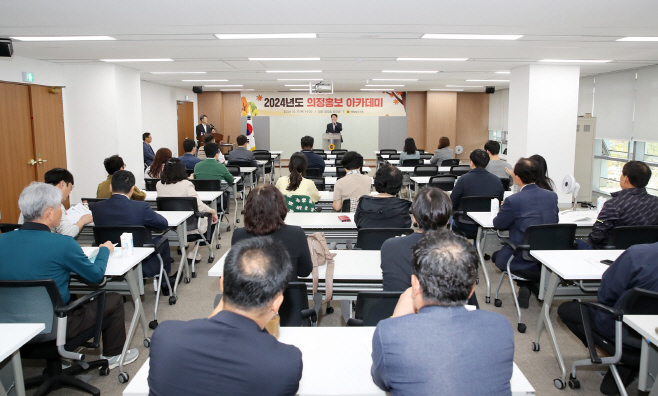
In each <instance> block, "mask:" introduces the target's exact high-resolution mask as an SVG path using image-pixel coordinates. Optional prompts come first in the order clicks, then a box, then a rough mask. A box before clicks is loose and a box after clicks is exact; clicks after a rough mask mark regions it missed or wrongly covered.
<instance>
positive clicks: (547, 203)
mask: <svg viewBox="0 0 658 396" xmlns="http://www.w3.org/2000/svg"><path fill="white" fill-rule="evenodd" d="M538 177H539V164H538V163H537V161H535V160H533V159H530V158H521V159H520V160H519V161H518V162H517V163H516V165H515V166H514V183H515V184H516V185H518V186H519V187H520V188H521V190H520V191H519V192H518V193H516V194H513V195H511V196H509V197H507V198H506V199H505V202H503V205H502V206H501V208H500V211H499V212H498V215H496V217H495V218H494V219H493V225H494V228H496V229H498V230H509V240H510V242H512V243H513V244H514V246H518V245H520V244H521V242H522V241H523V234H524V233H525V230H526V228H528V227H529V226H531V225H538V224H555V223H557V222H558V208H557V194H556V193H554V192H552V191H548V190H545V189H543V188H539V187H538V186H537V185H536V183H537V180H538ZM511 256H512V248H511V247H510V246H509V245H505V246H503V248H502V249H500V250H499V251H497V252H495V253H494V254H493V256H492V258H491V260H492V261H493V262H495V264H496V267H498V268H499V269H500V270H501V271H506V270H507V261H508V260H509V258H510V257H511ZM510 269H511V271H512V273H514V275H517V276H520V277H522V278H525V279H527V280H528V281H529V282H522V281H518V282H517V284H518V285H519V287H520V288H519V295H518V299H519V306H520V307H521V308H528V304H529V299H530V291H531V289H532V291H533V292H534V293H535V295H537V294H538V292H539V288H538V283H537V282H539V278H540V276H541V265H540V264H537V263H535V262H532V261H525V260H523V259H522V258H521V255H518V256H517V257H515V258H514V259H513V260H512V262H511V263H510Z"/></svg>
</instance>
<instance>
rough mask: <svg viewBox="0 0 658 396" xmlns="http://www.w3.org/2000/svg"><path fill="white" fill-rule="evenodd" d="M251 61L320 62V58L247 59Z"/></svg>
mask: <svg viewBox="0 0 658 396" xmlns="http://www.w3.org/2000/svg"><path fill="white" fill-rule="evenodd" d="M247 59H249V60H250V61H319V60H320V58H247Z"/></svg>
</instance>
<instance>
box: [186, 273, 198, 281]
mask: <svg viewBox="0 0 658 396" xmlns="http://www.w3.org/2000/svg"><path fill="white" fill-rule="evenodd" d="M192 278H196V272H192ZM185 283H190V282H185Z"/></svg>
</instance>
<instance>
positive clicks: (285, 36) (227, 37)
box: [215, 33, 318, 40]
mask: <svg viewBox="0 0 658 396" xmlns="http://www.w3.org/2000/svg"><path fill="white" fill-rule="evenodd" d="M317 36H318V35H317V34H316V33H278V34H259V33H256V34H252V33H248V34H216V35H215V37H217V38H218V39H220V40H246V39H294V38H316V37H317Z"/></svg>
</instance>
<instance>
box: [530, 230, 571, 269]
mask: <svg viewBox="0 0 658 396" xmlns="http://www.w3.org/2000/svg"><path fill="white" fill-rule="evenodd" d="M576 227H577V226H576V224H539V225H532V226H529V227H528V228H526V230H525V233H524V234H523V242H522V245H526V246H529V248H528V249H522V250H521V252H522V253H521V257H522V258H523V259H524V260H526V261H537V260H536V259H535V258H534V257H532V256H531V255H530V250H569V249H573V244H574V240H575V238H576Z"/></svg>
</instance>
